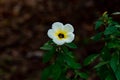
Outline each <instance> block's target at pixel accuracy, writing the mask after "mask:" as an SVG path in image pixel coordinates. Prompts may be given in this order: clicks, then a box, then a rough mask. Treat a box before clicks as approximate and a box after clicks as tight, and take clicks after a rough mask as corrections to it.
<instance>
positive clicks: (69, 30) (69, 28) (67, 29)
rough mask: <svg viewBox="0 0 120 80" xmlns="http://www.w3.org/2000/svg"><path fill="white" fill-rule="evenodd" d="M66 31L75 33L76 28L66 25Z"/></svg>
mask: <svg viewBox="0 0 120 80" xmlns="http://www.w3.org/2000/svg"><path fill="white" fill-rule="evenodd" d="M64 30H66V31H67V32H74V28H73V26H72V25H71V24H65V26H64Z"/></svg>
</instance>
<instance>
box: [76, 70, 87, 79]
mask: <svg viewBox="0 0 120 80" xmlns="http://www.w3.org/2000/svg"><path fill="white" fill-rule="evenodd" d="M78 75H79V76H80V77H81V78H83V79H88V74H87V73H85V72H79V74H78Z"/></svg>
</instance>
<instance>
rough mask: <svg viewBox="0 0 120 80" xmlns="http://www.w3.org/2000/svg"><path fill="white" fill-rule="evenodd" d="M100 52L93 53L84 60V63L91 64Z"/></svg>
mask: <svg viewBox="0 0 120 80" xmlns="http://www.w3.org/2000/svg"><path fill="white" fill-rule="evenodd" d="M98 56H99V55H98V54H92V55H90V56H88V57H87V58H86V59H85V60H84V65H85V66H87V65H89V64H91V63H92V62H93V61H94V60H95V59H96V58H98Z"/></svg>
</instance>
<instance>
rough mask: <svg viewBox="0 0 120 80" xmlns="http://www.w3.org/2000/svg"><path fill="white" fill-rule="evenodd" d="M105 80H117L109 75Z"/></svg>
mask: <svg viewBox="0 0 120 80" xmlns="http://www.w3.org/2000/svg"><path fill="white" fill-rule="evenodd" d="M105 80H115V79H114V77H113V75H107V77H106V78H105Z"/></svg>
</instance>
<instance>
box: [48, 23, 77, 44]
mask: <svg viewBox="0 0 120 80" xmlns="http://www.w3.org/2000/svg"><path fill="white" fill-rule="evenodd" d="M73 32H74V28H73V26H72V25H71V24H65V25H63V24H62V23H61V22H55V23H53V24H52V29H49V30H48V33H47V34H48V37H49V38H51V39H52V40H53V42H54V43H56V44H57V45H63V44H64V43H70V42H72V41H73V40H74V36H75V35H74V34H73Z"/></svg>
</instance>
